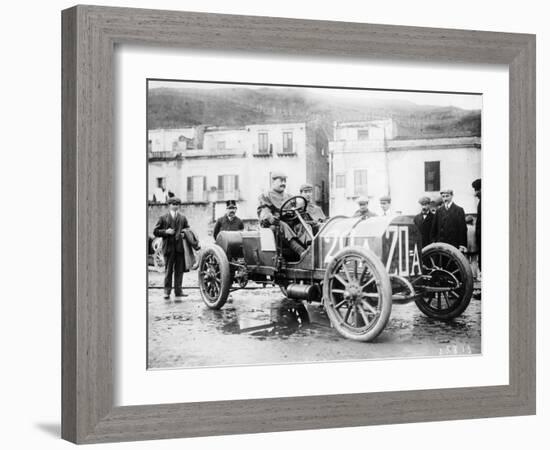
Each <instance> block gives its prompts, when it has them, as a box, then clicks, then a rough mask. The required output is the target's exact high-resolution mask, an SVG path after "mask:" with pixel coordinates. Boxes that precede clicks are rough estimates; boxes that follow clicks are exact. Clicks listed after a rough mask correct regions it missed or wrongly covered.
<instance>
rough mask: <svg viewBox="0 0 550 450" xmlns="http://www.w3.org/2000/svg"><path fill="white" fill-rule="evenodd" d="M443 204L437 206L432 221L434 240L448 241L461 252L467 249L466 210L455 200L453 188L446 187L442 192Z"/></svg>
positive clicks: (432, 238) (432, 236)
mask: <svg viewBox="0 0 550 450" xmlns="http://www.w3.org/2000/svg"><path fill="white" fill-rule="evenodd" d="M440 194H441V198H442V199H443V205H441V206H440V207H439V208H437V211H436V212H435V217H434V220H433V223H432V231H431V235H430V237H431V240H432V242H446V243H447V244H451V245H452V246H454V247H456V248H458V249H459V250H460V251H461V252H466V251H467V245H468V233H467V227H466V216H465V214H464V210H463V209H462V208H461V207H460V206H458V205H457V204H456V203H455V202H453V195H454V193H453V190H452V189H444V190H442V191H441V192H440Z"/></svg>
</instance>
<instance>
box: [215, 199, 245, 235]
mask: <svg viewBox="0 0 550 450" xmlns="http://www.w3.org/2000/svg"><path fill="white" fill-rule="evenodd" d="M225 208H226V209H225V214H224V215H223V216H222V217H220V218H219V219H218V220H216V225H214V232H213V233H212V235H213V236H214V239H216V238H217V237H218V234H220V231H240V230H244V223H243V221H242V220H241V219H239V218H238V217H237V215H236V214H237V202H236V201H235V200H227V201H226V202H225Z"/></svg>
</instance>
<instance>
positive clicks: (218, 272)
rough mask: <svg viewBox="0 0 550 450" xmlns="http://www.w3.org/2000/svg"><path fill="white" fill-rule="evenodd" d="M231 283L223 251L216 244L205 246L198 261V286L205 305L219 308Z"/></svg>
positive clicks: (229, 271) (223, 302)
mask: <svg viewBox="0 0 550 450" xmlns="http://www.w3.org/2000/svg"><path fill="white" fill-rule="evenodd" d="M231 283H232V279H231V270H230V267H229V261H228V259H227V255H226V254H225V252H224V251H223V250H222V249H221V247H218V246H217V245H212V246H211V247H207V248H205V249H204V250H203V251H202V253H201V256H200V261H199V288H200V293H201V297H202V300H203V302H204V303H205V304H206V306H208V307H209V308H211V309H220V308H221V307H222V306H223V305H225V302H226V301H227V297H228V295H229V289H230V288H231Z"/></svg>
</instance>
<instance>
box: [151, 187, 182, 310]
mask: <svg viewBox="0 0 550 450" xmlns="http://www.w3.org/2000/svg"><path fill="white" fill-rule="evenodd" d="M180 205H181V200H180V199H179V198H177V197H172V198H171V199H169V200H168V209H169V211H168V213H166V214H164V215H163V216H161V217H160V218H159V220H158V221H157V224H156V225H155V229H154V230H153V234H154V235H155V236H157V237H161V238H162V253H163V254H164V270H165V273H164V299H165V300H168V299H169V298H170V292H171V291H172V286H174V292H175V295H176V297H185V296H186V295H185V294H183V290H182V282H183V272H184V271H185V247H184V242H183V240H184V239H185V233H184V231H183V230H184V229H186V228H189V224H188V223H187V219H186V218H185V216H184V215H183V214H181V213H180V212H179V208H180ZM172 279H173V284H172Z"/></svg>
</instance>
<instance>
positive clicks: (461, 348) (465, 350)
mask: <svg viewBox="0 0 550 450" xmlns="http://www.w3.org/2000/svg"><path fill="white" fill-rule="evenodd" d="M439 354H440V355H471V354H472V348H471V347H470V345H469V344H449V345H446V346H444V347H440V348H439Z"/></svg>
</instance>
